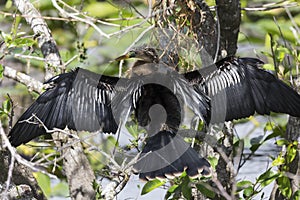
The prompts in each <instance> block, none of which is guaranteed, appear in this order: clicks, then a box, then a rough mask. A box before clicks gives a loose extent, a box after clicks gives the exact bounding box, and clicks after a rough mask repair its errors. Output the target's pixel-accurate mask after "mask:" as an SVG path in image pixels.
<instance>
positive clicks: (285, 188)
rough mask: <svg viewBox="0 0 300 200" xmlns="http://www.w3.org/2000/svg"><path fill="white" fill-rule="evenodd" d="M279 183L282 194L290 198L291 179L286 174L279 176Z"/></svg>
mask: <svg viewBox="0 0 300 200" xmlns="http://www.w3.org/2000/svg"><path fill="white" fill-rule="evenodd" d="M277 185H278V188H279V190H280V191H281V193H282V195H283V196H285V197H288V198H290V197H291V196H292V188H291V182H290V179H289V178H288V177H286V176H281V177H278V179H277Z"/></svg>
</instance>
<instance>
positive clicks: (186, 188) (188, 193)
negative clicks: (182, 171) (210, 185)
mask: <svg viewBox="0 0 300 200" xmlns="http://www.w3.org/2000/svg"><path fill="white" fill-rule="evenodd" d="M184 179H185V180H184V181H183V183H182V187H181V191H182V195H183V196H184V197H185V198H186V199H192V188H191V187H190V179H189V177H188V176H186V177H184Z"/></svg>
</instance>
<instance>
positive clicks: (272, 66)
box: [263, 63, 275, 71]
mask: <svg viewBox="0 0 300 200" xmlns="http://www.w3.org/2000/svg"><path fill="white" fill-rule="evenodd" d="M263 68H264V69H266V70H271V71H275V67H274V65H273V64H271V63H267V64H264V65H263Z"/></svg>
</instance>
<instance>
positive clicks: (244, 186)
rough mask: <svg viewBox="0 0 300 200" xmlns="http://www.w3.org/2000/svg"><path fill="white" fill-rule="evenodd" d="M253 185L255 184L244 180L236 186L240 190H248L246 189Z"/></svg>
mask: <svg viewBox="0 0 300 200" xmlns="http://www.w3.org/2000/svg"><path fill="white" fill-rule="evenodd" d="M251 185H253V183H252V182H251V181H248V180H243V181H240V182H238V183H237V184H236V186H237V187H240V188H246V187H249V186H251Z"/></svg>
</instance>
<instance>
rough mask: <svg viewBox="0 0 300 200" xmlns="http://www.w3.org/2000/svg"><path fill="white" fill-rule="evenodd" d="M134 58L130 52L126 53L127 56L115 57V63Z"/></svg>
mask: <svg viewBox="0 0 300 200" xmlns="http://www.w3.org/2000/svg"><path fill="white" fill-rule="evenodd" d="M134 56H135V55H134V53H133V52H131V51H130V52H128V53H127V54H124V55H122V56H119V57H117V58H116V59H115V61H121V60H126V59H128V58H133V57H134Z"/></svg>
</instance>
